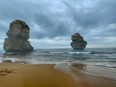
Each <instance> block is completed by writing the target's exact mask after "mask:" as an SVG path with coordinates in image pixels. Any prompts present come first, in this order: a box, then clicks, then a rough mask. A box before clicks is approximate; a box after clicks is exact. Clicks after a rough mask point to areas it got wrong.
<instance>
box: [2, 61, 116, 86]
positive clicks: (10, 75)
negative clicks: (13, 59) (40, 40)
mask: <svg viewBox="0 0 116 87" xmlns="http://www.w3.org/2000/svg"><path fill="white" fill-rule="evenodd" d="M74 73H75V75H76V79H75V78H74V76H72V75H71V74H69V73H65V72H62V71H59V70H55V69H54V64H13V63H1V64H0V87H116V82H115V81H113V80H110V79H105V78H100V77H93V76H89V75H85V74H81V73H77V72H74Z"/></svg>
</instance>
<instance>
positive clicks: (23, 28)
mask: <svg viewBox="0 0 116 87" xmlns="http://www.w3.org/2000/svg"><path fill="white" fill-rule="evenodd" d="M29 31H30V29H29V26H28V25H27V24H26V23H25V22H24V21H21V20H15V21H13V22H12V23H10V27H9V30H8V32H7V33H6V35H7V36H8V38H6V39H5V41H4V46H3V48H4V50H5V51H6V52H17V51H19V52H21V51H33V47H32V46H31V45H30V42H29V41H28V39H29Z"/></svg>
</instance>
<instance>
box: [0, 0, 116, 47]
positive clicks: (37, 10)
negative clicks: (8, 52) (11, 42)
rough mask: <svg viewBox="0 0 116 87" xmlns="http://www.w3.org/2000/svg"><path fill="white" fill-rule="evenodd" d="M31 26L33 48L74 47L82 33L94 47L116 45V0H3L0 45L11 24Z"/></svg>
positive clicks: (89, 44) (0, 17) (1, 2)
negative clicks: (74, 40)
mask: <svg viewBox="0 0 116 87" xmlns="http://www.w3.org/2000/svg"><path fill="white" fill-rule="evenodd" d="M16 19H20V20H23V21H25V22H26V23H27V24H28V25H29V27H30V42H31V44H32V46H33V47H34V48H38V49H39V48H71V47H70V42H71V39H70V38H71V35H72V34H74V33H77V32H78V33H80V34H81V35H82V36H83V37H84V39H85V41H87V42H88V44H87V48H91V47H95V48H96V47H116V0H0V47H2V45H3V41H4V39H5V38H7V36H6V32H7V31H8V29H9V24H10V23H11V22H12V21H14V20H16Z"/></svg>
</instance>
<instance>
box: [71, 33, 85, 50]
mask: <svg viewBox="0 0 116 87" xmlns="http://www.w3.org/2000/svg"><path fill="white" fill-rule="evenodd" d="M71 40H72V42H71V44H70V45H71V47H72V48H73V49H74V50H83V49H84V48H85V47H86V45H87V42H86V41H85V40H84V39H83V37H82V36H81V35H80V34H79V33H75V34H73V35H72V37H71Z"/></svg>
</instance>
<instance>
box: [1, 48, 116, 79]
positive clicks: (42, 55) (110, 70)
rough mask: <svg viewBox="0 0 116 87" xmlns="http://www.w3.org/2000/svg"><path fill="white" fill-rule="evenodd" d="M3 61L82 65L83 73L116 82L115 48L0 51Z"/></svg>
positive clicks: (64, 65) (63, 65)
mask: <svg viewBox="0 0 116 87" xmlns="http://www.w3.org/2000/svg"><path fill="white" fill-rule="evenodd" d="M5 60H12V62H14V63H21V64H25V63H28V64H60V66H61V65H62V67H64V68H65V67H67V66H68V65H70V64H71V63H78V64H84V65H86V68H85V72H84V73H86V74H91V75H97V76H102V77H108V78H111V79H114V80H116V48H86V49H85V50H78V51H76V50H72V49H35V51H33V52H30V53H11V52H10V53H5V52H4V51H0V62H3V61H5Z"/></svg>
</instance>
